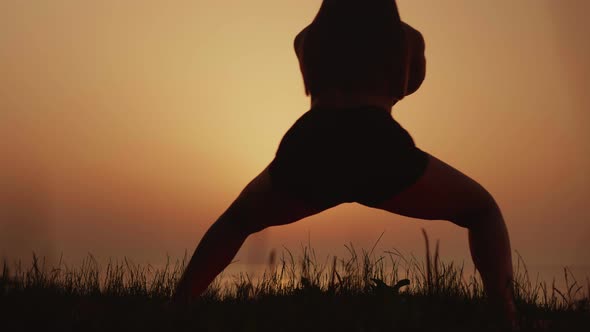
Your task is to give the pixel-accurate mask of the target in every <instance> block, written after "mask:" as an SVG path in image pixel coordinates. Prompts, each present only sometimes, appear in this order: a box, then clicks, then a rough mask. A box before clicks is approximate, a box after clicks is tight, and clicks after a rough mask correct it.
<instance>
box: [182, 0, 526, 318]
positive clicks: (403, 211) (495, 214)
mask: <svg viewBox="0 0 590 332" xmlns="http://www.w3.org/2000/svg"><path fill="white" fill-rule="evenodd" d="M424 47H425V46H424V39H423V37H422V35H421V34H420V32H418V31H417V30H415V29H413V28H412V27H410V26H409V25H408V24H406V23H404V22H402V21H401V19H400V17H399V13H398V11H397V6H396V3H395V1H394V0H371V1H367V0H324V1H323V3H322V5H321V8H320V10H319V12H318V14H317V16H316V17H315V19H314V20H313V22H312V23H311V24H310V25H309V26H307V27H306V28H305V29H303V31H301V32H300V33H299V34H298V35H297V37H296V38H295V51H296V54H297V57H298V59H299V64H300V68H301V72H302V74H303V79H304V83H305V89H306V94H307V95H311V109H310V110H309V111H308V112H306V113H305V114H304V115H303V116H302V117H301V118H299V119H298V120H297V122H296V123H295V124H294V125H293V126H292V127H291V128H290V129H289V131H288V132H287V133H286V134H285V136H284V137H283V139H282V141H281V143H280V145H279V148H278V150H277V153H276V156H275V158H274V160H273V161H272V162H271V163H270V165H269V166H268V167H267V168H266V169H264V170H263V171H262V173H260V175H258V176H257V177H256V178H255V179H254V180H252V181H251V182H250V183H249V184H248V185H247V186H246V188H245V189H244V190H243V191H242V192H241V194H240V195H239V196H238V198H237V199H236V200H235V201H234V202H233V203H232V204H231V206H230V207H229V208H228V209H227V210H226V211H225V212H224V213H223V214H222V215H221V217H219V219H218V220H217V221H216V222H215V223H214V224H213V225H212V226H211V228H209V230H208V231H207V232H206V234H205V235H204V237H203V238H202V240H201V242H200V243H199V245H198V247H197V249H196V250H195V252H194V254H193V256H192V258H191V260H190V262H189V264H188V266H187V268H186V271H185V272H184V275H183V276H182V278H181V280H180V282H179V284H178V287H177V291H176V295H175V297H176V298H177V299H183V300H189V299H191V298H194V297H197V296H199V295H200V294H201V293H202V292H203V291H204V290H205V289H206V287H207V286H208V285H209V284H210V282H211V281H212V280H213V279H214V278H215V277H216V276H217V275H218V274H219V273H220V272H221V271H222V270H223V269H224V268H225V267H226V266H227V265H228V264H229V263H230V262H231V260H232V258H233V257H234V256H235V254H236V253H237V251H238V250H239V248H240V247H241V245H242V244H243V243H244V241H245V240H246V238H247V237H248V236H249V235H250V234H252V233H255V232H259V231H261V230H263V229H265V228H267V227H270V226H278V225H285V224H289V223H292V222H295V221H298V220H300V219H302V218H305V217H308V216H311V215H314V214H317V213H319V212H322V211H324V210H326V209H329V208H332V207H335V206H337V205H339V204H342V203H346V202H357V203H360V204H363V205H366V206H369V207H372V208H378V209H383V210H386V211H390V212H393V213H396V214H400V215H404V216H408V217H413V218H420V219H429V220H448V221H450V222H452V223H454V224H456V225H458V226H460V227H463V228H467V229H468V231H469V245H470V249H471V255H472V258H473V261H474V263H475V266H476V267H477V269H478V270H479V272H480V274H481V277H482V280H483V283H484V287H485V290H486V292H487V295H488V297H489V299H490V300H491V302H492V303H494V304H495V306H496V308H498V309H500V311H501V313H502V315H503V316H504V318H505V319H507V320H508V321H509V322H513V321H514V319H515V307H514V301H513V295H512V284H511V283H512V279H513V272H512V260H511V250H510V241H509V239H508V232H507V229H506V225H505V223H504V220H503V217H502V213H501V211H500V209H499V207H498V205H497V204H496V202H495V200H494V198H493V197H492V196H491V195H490V193H489V192H488V191H487V190H486V189H484V188H483V187H482V186H481V185H480V184H479V183H477V182H476V181H474V180H473V179H471V178H469V177H468V176H466V175H465V174H463V173H461V172H460V171H458V170H456V169H454V168H453V167H451V166H449V165H448V164H446V163H444V162H442V161H441V160H439V159H437V158H436V157H433V156H432V155H429V154H428V153H426V152H424V151H422V150H420V149H419V148H417V147H416V146H415V144H414V141H413V139H412V137H411V136H410V135H409V134H408V132H407V131H406V130H404V129H403V128H402V127H401V126H400V125H399V124H398V123H397V122H396V121H395V120H394V119H393V117H392V115H391V109H392V107H393V105H395V104H396V103H397V102H398V101H399V100H401V99H402V98H403V97H405V96H407V95H410V94H412V93H414V92H415V91H416V90H417V89H418V88H419V87H420V85H421V83H422V81H423V80H424V76H425V57H424Z"/></svg>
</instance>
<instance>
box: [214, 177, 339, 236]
mask: <svg viewBox="0 0 590 332" xmlns="http://www.w3.org/2000/svg"><path fill="white" fill-rule="evenodd" d="M331 207H332V206H328V207H326V208H317V207H313V206H311V205H310V204H308V203H306V202H304V201H302V200H300V199H297V198H295V197H293V196H290V195H288V194H286V193H285V192H283V191H280V190H277V189H276V187H275V186H273V184H272V179H271V176H270V173H269V171H268V167H267V168H265V169H264V170H263V171H262V172H261V173H260V174H259V175H258V176H257V177H256V178H254V179H253V180H252V181H251V182H250V183H249V184H248V185H247V186H246V187H245V188H244V190H243V191H242V192H241V193H240V195H239V196H238V198H237V199H236V200H235V201H234V202H233V203H232V205H231V206H230V207H229V209H228V210H227V212H226V213H227V214H230V215H231V216H232V217H234V218H231V219H233V220H235V222H237V223H240V224H242V226H243V227H244V228H245V229H247V231H248V232H249V233H253V232H258V231H261V230H263V229H264V228H267V227H270V226H279V225H285V224H289V223H293V222H296V221H298V220H301V219H303V218H306V217H309V216H311V215H314V214H317V213H320V212H322V211H324V210H326V209H327V208H331Z"/></svg>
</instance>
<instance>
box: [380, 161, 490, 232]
mask: <svg viewBox="0 0 590 332" xmlns="http://www.w3.org/2000/svg"><path fill="white" fill-rule="evenodd" d="M371 207H374V208H379V209H383V210H386V211H389V212H393V213H396V214H399V215H403V216H407V217H412V218H419V219H428V220H437V219H438V220H449V221H452V222H454V223H456V224H458V225H459V226H462V227H471V226H472V225H469V222H470V221H471V220H473V218H472V217H474V216H476V215H477V214H480V213H487V212H489V211H490V210H491V209H497V204H496V202H495V201H494V198H493V197H492V196H491V195H490V193H489V192H488V191H487V190H486V189H485V188H484V187H483V186H482V185H480V184H479V183H478V182H476V181H475V180H473V179H472V178H470V177H468V176H467V175H465V174H463V173H461V172H460V171H459V170H457V169H455V168H453V167H452V166H450V165H448V164H446V163H445V162H443V161H442V160H440V159H438V158H436V157H434V156H432V155H430V154H429V155H428V164H427V167H426V170H425V172H424V174H423V175H422V176H421V177H420V178H419V179H418V180H417V181H416V182H415V183H414V184H412V185H411V186H410V187H408V188H407V189H405V190H404V191H402V192H400V193H398V194H396V195H394V196H393V197H391V198H389V199H387V200H385V201H383V202H380V203H378V204H375V205H371Z"/></svg>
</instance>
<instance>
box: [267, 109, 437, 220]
mask: <svg viewBox="0 0 590 332" xmlns="http://www.w3.org/2000/svg"><path fill="white" fill-rule="evenodd" d="M427 163H428V154H426V153H425V152H423V151H422V150H420V149H419V148H417V147H416V145H415V144H414V140H413V139H412V137H411V136H410V134H409V133H408V132H407V131H406V130H405V129H404V128H402V127H401V126H400V125H399V123H397V121H395V120H394V119H393V117H392V116H391V114H390V113H389V112H387V111H386V110H384V109H380V108H377V107H370V106H364V107H358V108H340V109H328V108H322V109H319V108H314V109H312V110H310V111H308V112H307V113H305V114H304V115H303V116H302V117H301V118H299V119H298V120H297V122H295V124H294V125H293V126H292V127H291V128H290V129H289V130H288V131H287V133H286V134H285V136H284V137H283V139H282V141H281V143H280V145H279V148H278V150H277V153H276V156H275V158H274V160H273V161H272V163H271V164H270V166H269V172H270V176H271V182H272V185H273V188H275V189H276V190H278V191H280V192H283V193H285V194H287V195H289V196H292V197H295V198H298V199H300V200H302V201H304V202H307V203H308V204H310V205H312V206H313V207H317V208H320V209H324V208H329V207H332V206H335V205H338V204H340V203H345V202H358V203H361V204H365V205H370V206H375V205H378V204H379V203H381V202H383V201H385V200H387V199H388V198H390V197H392V196H394V195H395V194H397V193H399V192H401V191H402V190H404V189H405V188H407V187H409V186H410V185H411V184H413V183H415V182H416V180H418V178H420V176H422V174H423V173H424V170H425V169H426V164H427Z"/></svg>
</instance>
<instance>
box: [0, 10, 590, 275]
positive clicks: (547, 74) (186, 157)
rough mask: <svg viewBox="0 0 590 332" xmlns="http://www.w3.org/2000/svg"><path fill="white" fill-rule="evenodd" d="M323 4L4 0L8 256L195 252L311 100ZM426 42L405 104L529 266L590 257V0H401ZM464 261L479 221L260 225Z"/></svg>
mask: <svg viewBox="0 0 590 332" xmlns="http://www.w3.org/2000/svg"><path fill="white" fill-rule="evenodd" d="M320 4H321V1H320V0H281V1H277V0H250V1H243V0H229V1H218V0H192V1H189V0H166V1H163V0H158V1H147V0H141V1H139V0H133V1H132V0H127V1H120V0H102V1H96V0H95V1H80V0H52V1H49V0H2V1H0V255H1V256H3V257H6V258H9V259H13V258H16V257H23V256H25V257H28V256H29V255H30V252H31V251H32V250H36V251H37V252H42V253H44V254H47V255H54V256H55V255H59V254H60V253H62V252H63V254H64V257H67V258H69V259H70V260H74V261H75V260H77V259H79V258H80V257H83V256H85V255H86V254H87V253H89V252H90V253H93V254H94V255H95V256H98V257H123V256H128V257H132V258H134V259H136V260H138V261H146V262H148V261H149V262H152V263H154V262H160V261H162V260H163V259H164V258H165V257H166V255H167V254H169V255H171V256H172V257H179V256H181V255H182V254H183V253H184V251H185V250H188V251H189V252H192V250H193V249H194V248H195V246H196V245H197V242H198V240H199V239H200V238H201V236H202V235H203V233H204V231H205V230H206V228H207V227H208V226H209V225H210V224H211V223H212V222H213V221H214V220H215V218H216V217H217V216H219V215H220V214H221V213H222V212H223V211H224V209H225V208H226V207H227V206H228V204H230V203H231V201H232V200H233V199H234V198H235V197H236V196H237V194H238V193H239V192H240V190H241V189H242V188H243V187H244V186H245V185H246V184H247V183H248V181H249V180H250V179H252V178H253V177H254V176H256V175H257V174H258V173H259V172H260V171H261V170H262V169H263V168H264V167H265V166H266V165H267V164H268V163H269V162H270V161H271V159H272V157H273V156H274V153H275V151H276V148H277V147H278V143H279V141H280V139H281V137H282V135H283V134H284V133H285V131H286V130H287V129H288V128H289V127H290V126H291V125H292V124H293V122H294V121H295V120H296V119H297V118H298V117H299V116H300V115H302V114H303V113H304V112H305V111H307V110H308V108H309V100H308V99H307V98H306V96H305V94H304V89H303V82H302V79H301V77H300V73H299V68H298V65H297V59H296V57H295V54H294V52H293V47H292V45H293V38H294V37H295V35H296V34H297V33H298V32H299V31H300V30H301V29H302V28H303V27H304V26H306V25H307V24H308V23H309V22H310V21H311V20H312V19H313V17H314V15H315V13H316V11H317V9H318V8H319V6H320ZM398 4H399V7H400V12H401V15H402V18H403V19H404V20H405V21H407V22H409V23H410V24H411V25H413V26H415V27H416V28H417V29H419V30H420V31H422V33H423V35H424V37H425V39H426V57H427V64H428V65H427V77H426V80H425V82H424V85H423V86H422V88H421V89H420V90H419V91H418V92H417V93H416V94H414V95H412V96H411V97H408V98H407V99H406V100H404V101H403V102H401V103H400V104H399V105H396V107H395V108H394V111H393V115H394V117H395V118H396V120H398V121H399V122H400V123H401V124H402V126H404V127H405V128H406V129H407V130H408V131H409V132H410V133H411V134H412V136H413V138H414V140H415V141H416V143H417V145H418V146H419V147H421V148H422V149H423V150H425V151H427V152H429V153H431V154H433V155H435V156H436V157H438V158H440V159H442V160H444V161H445V162H447V163H449V164H451V165H453V166H454V167H455V168H457V169H459V170H461V171H462V172H464V173H466V174H468V175H469V176H471V177H473V178H474V179H476V180H477V181H479V182H480V183H481V184H483V185H484V186H485V187H486V188H487V189H488V190H489V191H490V192H491V193H492V194H493V195H494V196H495V198H496V200H497V201H498V203H499V205H500V207H501V208H502V210H503V213H504V216H505V218H506V221H507V224H508V227H509V230H510V235H511V239H512V245H513V249H515V250H518V251H519V252H520V254H521V255H522V256H523V257H524V259H525V260H526V261H527V262H529V263H530V264H558V265H569V264H588V263H590V212H589V210H588V209H587V206H588V198H589V197H590V177H589V171H590V153H589V152H590V122H589V120H590V113H589V110H590V94H588V93H587V90H588V86H590V79H589V77H590V64H589V60H588V59H590V46H589V42H588V39H587V32H588V31H590V23H589V22H588V20H587V18H586V14H587V13H589V12H590V2H588V1H585V0H579V1H574V0H562V1H556V0H518V1H512V0H494V1H491V0H486V1H472V0H446V1H435V0H430V1H427V0H399V1H398ZM423 227H424V228H426V230H427V231H428V232H429V234H430V236H431V238H433V239H440V241H441V252H442V255H443V257H445V258H448V259H459V260H463V259H466V260H468V257H469V254H468V246H467V237H466V231H465V230H463V229H460V228H458V227H456V226H453V225H451V224H449V223H447V222H444V221H420V220H416V219H410V218H406V217H401V216H396V215H393V214H389V213H386V212H383V211H378V210H372V209H369V208H366V207H362V206H360V205H356V204H348V205H342V206H340V207H337V208H335V209H332V210H329V211H326V212H324V213H323V214H320V215H317V216H314V217H311V218H308V219H305V220H304V221H301V222H299V223H296V224H292V225H288V226H283V227H279V228H272V229H269V230H266V231H264V232H262V233H259V234H256V235H254V236H252V237H251V238H250V239H249V240H248V241H247V243H246V245H245V247H244V248H243V249H242V251H241V252H240V253H239V254H238V257H237V258H238V259H240V260H242V261H245V262H257V261H261V260H264V257H266V256H267V255H268V252H269V251H270V250H271V248H281V247H282V246H286V247H287V248H290V249H293V250H294V251H297V250H298V249H299V247H300V244H301V243H306V242H307V241H308V239H310V240H311V245H312V246H313V247H314V248H316V250H317V251H318V253H319V254H320V255H323V254H338V255H343V254H344V253H345V248H344V244H347V243H349V242H352V243H354V244H355V246H357V247H365V248H370V247H371V246H372V244H373V242H374V241H375V240H376V239H377V238H378V237H379V235H380V234H381V233H382V232H384V231H385V235H384V236H383V239H382V240H381V242H380V243H379V245H378V247H377V248H378V249H379V250H388V249H391V248H397V249H399V250H401V251H402V252H407V253H410V252H412V253H415V254H416V255H421V254H422V252H423V242H422V237H421V234H420V229H421V228H423Z"/></svg>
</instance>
